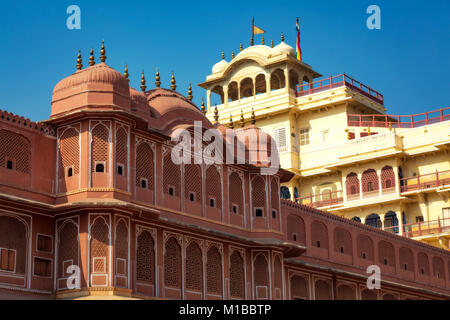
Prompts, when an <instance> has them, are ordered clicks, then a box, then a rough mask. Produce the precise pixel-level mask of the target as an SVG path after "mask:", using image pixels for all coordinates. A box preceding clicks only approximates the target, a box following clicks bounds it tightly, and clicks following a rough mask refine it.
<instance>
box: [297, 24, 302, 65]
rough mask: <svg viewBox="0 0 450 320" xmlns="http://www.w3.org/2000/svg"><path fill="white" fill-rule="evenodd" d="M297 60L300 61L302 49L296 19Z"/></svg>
mask: <svg viewBox="0 0 450 320" xmlns="http://www.w3.org/2000/svg"><path fill="white" fill-rule="evenodd" d="M297 59H298V60H299V61H302V48H301V47H300V27H299V25H298V18H297Z"/></svg>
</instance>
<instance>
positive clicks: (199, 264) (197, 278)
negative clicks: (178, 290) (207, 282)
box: [185, 241, 203, 292]
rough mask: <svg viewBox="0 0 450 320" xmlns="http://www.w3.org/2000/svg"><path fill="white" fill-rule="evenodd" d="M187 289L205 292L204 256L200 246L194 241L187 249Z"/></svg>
mask: <svg viewBox="0 0 450 320" xmlns="http://www.w3.org/2000/svg"><path fill="white" fill-rule="evenodd" d="M185 268H186V289H188V290H195V291H200V292H201V291H203V255H202V250H201V249H200V247H199V245H198V244H197V243H196V242H195V241H192V242H191V243H190V244H189V245H188V247H187V248H186V267H185Z"/></svg>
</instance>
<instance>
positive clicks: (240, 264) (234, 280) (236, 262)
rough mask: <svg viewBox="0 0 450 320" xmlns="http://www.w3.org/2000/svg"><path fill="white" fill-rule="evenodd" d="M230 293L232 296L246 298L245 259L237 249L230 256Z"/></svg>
mask: <svg viewBox="0 0 450 320" xmlns="http://www.w3.org/2000/svg"><path fill="white" fill-rule="evenodd" d="M230 295H231V297H232V298H239V299H244V298H245V271H244V259H243V258H242V256H241V254H240V253H239V252H238V251H236V250H235V251H233V254H232V255H231V256H230Z"/></svg>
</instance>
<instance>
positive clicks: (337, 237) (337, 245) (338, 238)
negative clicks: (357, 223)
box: [334, 227, 353, 256]
mask: <svg viewBox="0 0 450 320" xmlns="http://www.w3.org/2000/svg"><path fill="white" fill-rule="evenodd" d="M334 251H335V252H338V253H341V254H346V255H349V256H353V248H352V237H351V235H350V232H348V231H347V230H345V229H343V228H339V227H337V228H335V229H334Z"/></svg>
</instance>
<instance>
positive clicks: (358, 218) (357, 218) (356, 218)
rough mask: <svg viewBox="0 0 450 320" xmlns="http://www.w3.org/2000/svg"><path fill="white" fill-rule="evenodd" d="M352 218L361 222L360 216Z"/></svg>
mask: <svg viewBox="0 0 450 320" xmlns="http://www.w3.org/2000/svg"><path fill="white" fill-rule="evenodd" d="M352 220H353V221H356V222H359V223H361V218H360V217H353V218H352Z"/></svg>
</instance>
